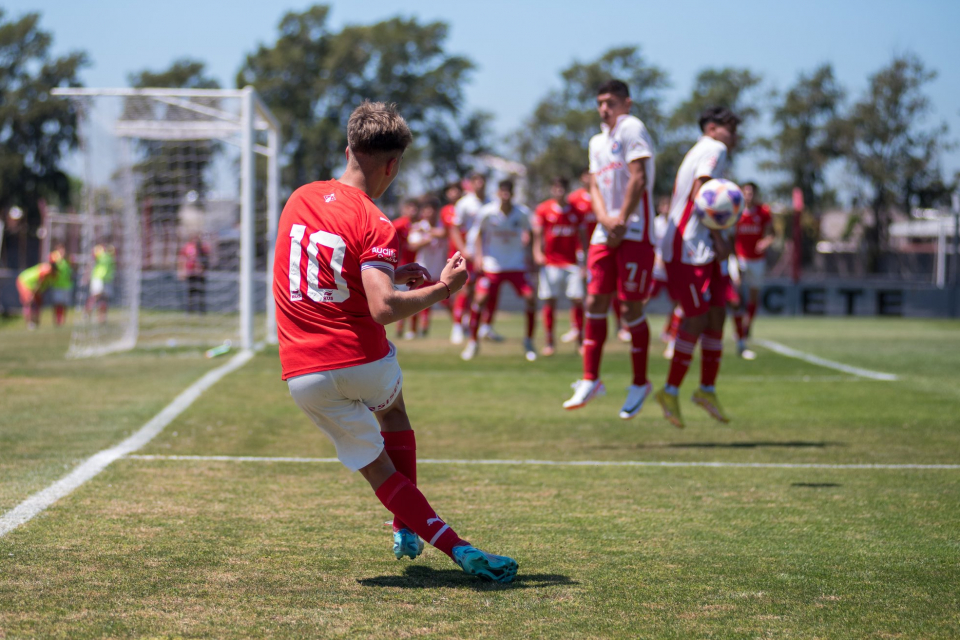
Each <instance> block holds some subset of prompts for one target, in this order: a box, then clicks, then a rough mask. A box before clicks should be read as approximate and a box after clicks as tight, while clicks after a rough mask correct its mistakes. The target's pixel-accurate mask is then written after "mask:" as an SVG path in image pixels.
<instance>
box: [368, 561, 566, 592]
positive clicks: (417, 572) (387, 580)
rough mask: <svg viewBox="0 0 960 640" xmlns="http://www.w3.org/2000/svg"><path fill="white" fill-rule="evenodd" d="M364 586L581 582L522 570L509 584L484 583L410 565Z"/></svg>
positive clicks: (512, 585)
mask: <svg viewBox="0 0 960 640" xmlns="http://www.w3.org/2000/svg"><path fill="white" fill-rule="evenodd" d="M357 582H359V583H360V585H361V586H364V587H383V588H389V589H438V588H440V587H453V588H457V589H473V590H475V591H490V590H499V589H531V588H535V587H549V586H554V585H578V584H580V583H579V582H577V581H575V580H571V579H570V578H569V577H568V576H564V575H560V574H556V573H522V572H521V573H519V574H517V577H516V578H514V579H513V582H511V583H510V584H499V583H496V582H484V581H482V580H478V579H477V578H474V577H471V576H468V575H467V574H465V573H464V572H462V571H460V570H459V569H434V568H433V567H427V566H423V565H417V566H409V567H407V568H406V569H405V570H404V573H403V575H393V576H377V577H375V578H363V579H360V580H357Z"/></svg>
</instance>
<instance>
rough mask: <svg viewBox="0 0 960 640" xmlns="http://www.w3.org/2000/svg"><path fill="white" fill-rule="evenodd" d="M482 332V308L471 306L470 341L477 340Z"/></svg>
mask: <svg viewBox="0 0 960 640" xmlns="http://www.w3.org/2000/svg"><path fill="white" fill-rule="evenodd" d="M479 332H480V307H478V306H477V305H475V304H474V305H471V307H470V339H471V340H476V339H477V334H478V333H479Z"/></svg>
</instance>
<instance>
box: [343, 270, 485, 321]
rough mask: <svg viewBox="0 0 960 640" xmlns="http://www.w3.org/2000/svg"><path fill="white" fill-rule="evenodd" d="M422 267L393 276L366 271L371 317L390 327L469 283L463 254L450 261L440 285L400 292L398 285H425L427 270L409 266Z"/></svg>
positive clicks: (364, 276)
mask: <svg viewBox="0 0 960 640" xmlns="http://www.w3.org/2000/svg"><path fill="white" fill-rule="evenodd" d="M411 266H416V267H419V272H418V271H416V270H414V269H408V270H407V271H403V270H404V267H401V268H400V269H398V270H397V273H399V274H400V279H397V277H396V276H397V273H395V274H393V275H391V274H389V273H388V272H386V271H383V270H380V269H366V270H365V271H363V273H362V274H361V278H362V279H363V290H364V292H365V293H366V296H367V301H368V304H369V305H370V315H371V316H373V319H374V320H375V321H376V322H378V323H380V324H390V323H391V322H396V321H398V320H402V319H404V318H409V317H410V316H412V315H414V314H416V313H419V312H421V311H423V310H424V309H426V308H427V307H431V306H433V305H434V304H436V303H438V302H440V301H441V300H446V299H447V297H448V296H449V295H450V294H452V293H455V292H457V291H459V290H460V289H462V288H463V285H465V284H466V283H467V266H466V263H465V262H464V260H463V258H462V256H461V255H460V253H459V252H457V253H454V254H453V255H452V256H451V257H450V258H449V259H448V260H447V264H446V266H444V268H443V272H442V273H441V274H440V279H439V281H438V282H437V283H436V284H433V285H431V286H429V287H423V288H421V289H414V290H412V291H398V290H396V289H395V288H394V284H397V283H401V281H402V280H404V279H405V280H406V281H403V282H402V284H408V285H409V284H410V283H411V282H413V283H417V282H418V281H419V282H420V283H422V282H423V278H424V277H426V276H425V273H424V272H425V270H424V269H423V267H420V265H406V267H411Z"/></svg>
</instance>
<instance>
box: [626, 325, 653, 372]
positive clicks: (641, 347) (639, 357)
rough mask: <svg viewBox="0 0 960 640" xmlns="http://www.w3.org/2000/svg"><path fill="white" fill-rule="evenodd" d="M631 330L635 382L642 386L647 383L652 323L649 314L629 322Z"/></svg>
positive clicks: (631, 354)
mask: <svg viewBox="0 0 960 640" xmlns="http://www.w3.org/2000/svg"><path fill="white" fill-rule="evenodd" d="M627 329H629V330H630V342H631V343H632V345H631V346H632V348H631V349H630V356H631V360H632V361H633V384H635V385H637V386H642V385H645V384H647V349H649V347H650V325H649V324H647V316H645V315H642V316H640V317H639V318H637V319H636V320H634V321H633V322H630V323H627Z"/></svg>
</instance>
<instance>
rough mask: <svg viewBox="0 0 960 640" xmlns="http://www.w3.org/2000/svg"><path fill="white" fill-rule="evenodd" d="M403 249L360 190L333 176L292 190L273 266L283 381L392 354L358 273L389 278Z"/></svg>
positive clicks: (285, 208)
mask: <svg viewBox="0 0 960 640" xmlns="http://www.w3.org/2000/svg"><path fill="white" fill-rule="evenodd" d="M398 254H399V242H398V240H397V232H396V230H395V229H394V228H393V225H392V224H391V223H390V220H388V219H387V217H386V216H385V215H383V213H381V212H380V209H378V208H377V206H376V205H375V204H373V201H372V200H371V199H370V196H368V195H367V194H365V193H364V192H363V191H360V190H359V189H357V188H355V187H350V186H348V185H345V184H343V183H341V182H338V181H336V180H328V181H325V182H313V183H311V184H308V185H304V186H303V187H300V188H299V189H297V190H296V191H294V193H293V195H292V196H290V199H289V200H288V201H287V205H286V206H285V207H284V208H283V214H282V215H281V216H280V228H279V230H278V231H277V247H276V253H275V254H274V255H275V259H274V268H273V297H274V300H275V301H276V304H277V332H278V334H279V338H280V365H281V367H282V368H283V376H282V377H283V379H284V380H287V379H289V378H292V377H294V376H299V375H303V374H306V373H313V372H316V371H329V370H330V369H342V368H344V367H353V366H356V365H360V364H366V363H368V362H374V361H376V360H379V359H381V358H383V357H385V356H386V355H387V354H388V353H389V351H390V345H389V343H388V342H387V334H386V331H384V328H383V325H381V324H378V323H377V322H376V321H374V319H373V317H372V316H371V315H370V307H369V306H368V303H367V296H366V293H365V292H364V289H363V281H362V280H361V278H360V272H361V271H363V270H365V269H381V270H383V271H387V272H389V273H390V274H391V275H392V274H393V270H394V268H395V267H396V265H397V256H398Z"/></svg>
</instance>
